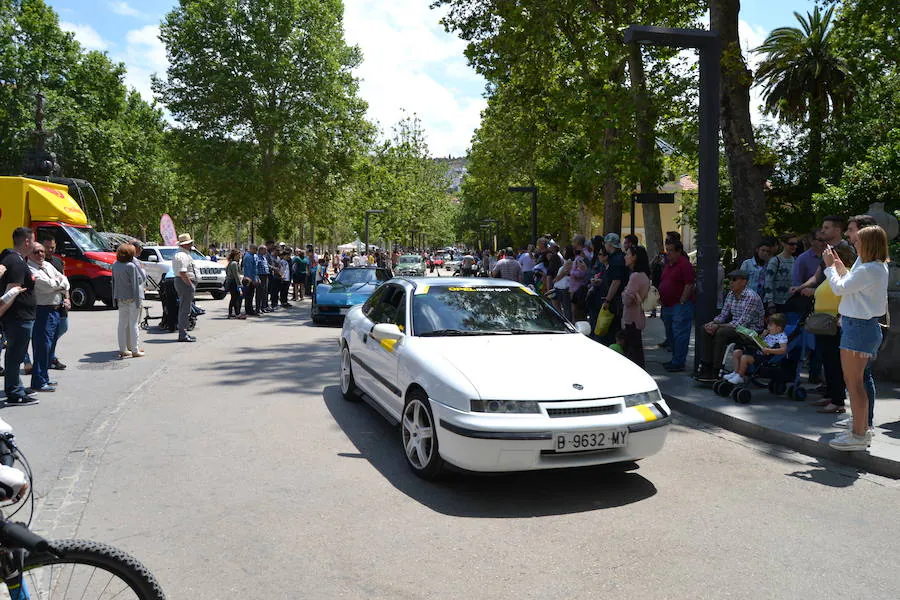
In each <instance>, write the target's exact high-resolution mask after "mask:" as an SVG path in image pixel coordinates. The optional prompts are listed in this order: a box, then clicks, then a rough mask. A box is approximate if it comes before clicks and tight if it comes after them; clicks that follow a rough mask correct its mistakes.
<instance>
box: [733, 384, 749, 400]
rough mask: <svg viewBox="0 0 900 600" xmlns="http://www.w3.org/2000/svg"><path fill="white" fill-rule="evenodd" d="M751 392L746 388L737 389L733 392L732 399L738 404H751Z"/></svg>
mask: <svg viewBox="0 0 900 600" xmlns="http://www.w3.org/2000/svg"><path fill="white" fill-rule="evenodd" d="M750 397H751V392H750V390H749V389H747V388H745V387H736V388H734V389H733V390H731V399H732V400H734V401H735V402H737V403H738V404H747V403H748V402H750Z"/></svg>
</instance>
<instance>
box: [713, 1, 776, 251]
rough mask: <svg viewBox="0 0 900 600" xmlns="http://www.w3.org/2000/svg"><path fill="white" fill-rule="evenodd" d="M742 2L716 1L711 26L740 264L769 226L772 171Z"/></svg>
mask: <svg viewBox="0 0 900 600" xmlns="http://www.w3.org/2000/svg"><path fill="white" fill-rule="evenodd" d="M740 9H741V3H740V1H739V0H711V1H710V3H709V10H710V24H711V26H712V29H713V30H715V31H718V32H719V35H720V36H721V39H722V91H721V99H722V110H721V114H720V124H721V127H722V136H723V138H724V142H725V155H726V157H727V159H728V175H729V178H730V180H731V201H732V206H733V208H734V229H735V234H736V236H737V251H738V259H739V260H742V259H744V258H748V257H750V256H753V251H754V249H755V247H756V244H757V242H758V241H759V239H760V238H761V236H762V230H763V227H765V224H766V198H765V194H764V192H765V183H766V177H767V171H768V169H765V168H764V167H763V166H761V165H759V164H757V162H756V160H757V152H756V140H755V139H754V135H753V126H752V125H751V123H750V85H751V84H752V83H753V74H752V73H751V72H750V70H749V69H747V65H746V64H745V63H744V59H743V57H742V55H741V45H740V38H739V36H738V14H739V13H740Z"/></svg>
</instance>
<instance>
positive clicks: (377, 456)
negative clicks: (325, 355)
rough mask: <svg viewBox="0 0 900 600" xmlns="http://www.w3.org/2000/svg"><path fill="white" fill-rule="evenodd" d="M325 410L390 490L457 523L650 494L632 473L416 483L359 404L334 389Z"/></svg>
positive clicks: (371, 413)
mask: <svg viewBox="0 0 900 600" xmlns="http://www.w3.org/2000/svg"><path fill="white" fill-rule="evenodd" d="M322 395H323V398H324V400H325V406H326V407H327V408H328V410H329V411H330V412H331V414H332V416H333V417H334V419H335V421H336V422H337V424H338V425H339V426H340V428H341V429H342V430H343V431H344V433H345V434H346V435H347V437H348V438H350V441H351V442H352V443H353V445H354V446H356V448H357V449H358V450H359V455H360V456H357V455H355V454H349V453H341V454H340V456H342V457H345V458H347V459H355V458H360V457H363V458H365V459H366V460H368V461H369V463H370V464H371V465H372V466H373V467H375V469H376V470H377V471H378V472H379V473H381V475H382V476H384V477H385V479H387V480H388V481H389V482H390V483H391V485H393V486H394V487H395V488H397V489H398V490H399V491H401V492H403V493H404V494H406V495H407V496H409V497H410V498H412V499H414V500H416V501H417V502H420V503H421V504H423V505H425V506H427V507H429V508H431V509H432V510H434V511H436V512H439V513H442V514H446V515H450V516H457V517H475V518H523V517H542V516H548V515H563V514H571V513H579V512H586V511H591V510H601V509H605V508H615V507H618V506H625V505H628V504H632V503H634V502H640V501H641V500H645V499H647V498H650V497H652V496H653V495H655V494H656V487H655V486H654V485H653V484H652V483H651V482H650V481H648V480H647V479H646V478H644V477H642V476H640V475H638V474H637V473H623V472H621V471H619V470H613V469H611V468H608V467H588V468H578V469H566V470H554V471H531V472H523V473H508V474H499V475H476V474H470V473H466V474H463V473H451V474H449V475H448V476H447V477H446V478H445V479H443V480H441V481H438V482H428V481H423V480H422V479H419V478H418V477H416V476H415V475H413V473H412V472H411V471H410V470H409V467H408V466H407V464H406V459H405V458H404V456H403V451H402V449H401V445H400V441H399V440H400V431H399V429H398V428H397V427H393V426H391V425H390V424H389V423H388V422H387V421H385V420H384V419H383V418H382V417H381V415H379V414H378V413H377V412H376V411H375V409H373V408H372V407H371V406H369V405H368V404H366V403H365V402H359V403H354V402H348V401H347V400H344V398H343V397H342V396H341V392H340V389H339V388H338V386H336V385H335V386H329V387H326V388H325V390H324V391H323V394H322Z"/></svg>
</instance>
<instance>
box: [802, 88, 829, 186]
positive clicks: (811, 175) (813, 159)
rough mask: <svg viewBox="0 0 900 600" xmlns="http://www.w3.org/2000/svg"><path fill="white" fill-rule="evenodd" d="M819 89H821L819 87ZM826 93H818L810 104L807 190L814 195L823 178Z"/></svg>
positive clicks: (819, 91) (818, 91)
mask: <svg viewBox="0 0 900 600" xmlns="http://www.w3.org/2000/svg"><path fill="white" fill-rule="evenodd" d="M816 87H817V88H819V87H821V86H819V85H817V86H816ZM824 94H825V92H824V91H821V90H818V89H817V91H816V97H815V98H811V99H810V103H809V123H808V126H809V151H808V154H807V155H806V177H807V182H806V189H807V190H808V191H809V193H810V194H812V193H813V192H815V191H818V190H819V179H821V177H822V128H823V127H824V124H825V106H824V102H825V100H824Z"/></svg>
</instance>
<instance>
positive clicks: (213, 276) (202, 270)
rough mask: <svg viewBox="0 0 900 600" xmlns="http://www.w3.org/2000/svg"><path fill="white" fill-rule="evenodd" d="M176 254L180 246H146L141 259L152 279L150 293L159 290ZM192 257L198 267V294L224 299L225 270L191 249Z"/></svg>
mask: <svg viewBox="0 0 900 600" xmlns="http://www.w3.org/2000/svg"><path fill="white" fill-rule="evenodd" d="M176 252H178V246H144V250H143V251H142V252H141V255H140V257H139V258H140V260H141V262H143V263H144V270H145V271H147V277H148V278H149V279H150V281H149V282H148V285H147V289H148V290H149V291H154V290H156V289H158V288H159V284H160V282H161V281H162V280H163V279H164V278H165V277H166V273H168V272H169V270H170V269H171V267H172V257H173V256H175V253H176ZM191 256H193V257H194V266H196V267H197V277H198V280H197V292H199V293H202V292H208V293H209V294H210V295H211V296H212V297H213V299H215V300H221V299H222V298H224V297H225V296H226V295H227V292H226V291H225V268H224V267H223V266H222V265H220V264H218V263H214V262H212V261H210V260H208V259H207V258H206V256H204V255H203V254H201V253H200V252H199V251H198V250H196V249H194V248H192V249H191Z"/></svg>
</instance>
